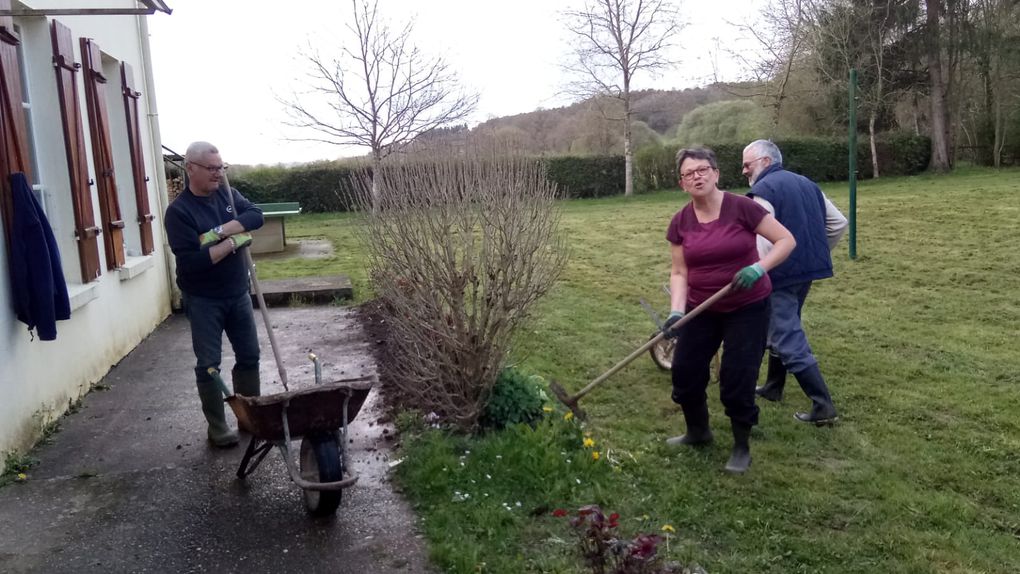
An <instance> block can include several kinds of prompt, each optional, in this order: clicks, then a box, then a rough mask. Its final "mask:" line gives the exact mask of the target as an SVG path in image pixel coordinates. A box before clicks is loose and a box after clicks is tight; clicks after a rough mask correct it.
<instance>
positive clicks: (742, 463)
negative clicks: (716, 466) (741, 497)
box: [726, 419, 751, 474]
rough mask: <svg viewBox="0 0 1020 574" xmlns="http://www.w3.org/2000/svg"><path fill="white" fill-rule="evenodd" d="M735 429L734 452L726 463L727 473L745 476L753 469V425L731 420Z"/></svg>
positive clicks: (731, 424)
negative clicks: (751, 441)
mask: <svg viewBox="0 0 1020 574" xmlns="http://www.w3.org/2000/svg"><path fill="white" fill-rule="evenodd" d="M730 426H731V427H732V428H733V451H732V452H731V453H730V460H729V461H727V462H726V472H732V473H734V474H743V473H745V472H747V469H749V468H751V445H750V440H751V425H747V424H743V423H738V422H736V421H734V420H732V419H731V420H730Z"/></svg>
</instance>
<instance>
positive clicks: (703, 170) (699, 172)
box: [680, 165, 713, 181]
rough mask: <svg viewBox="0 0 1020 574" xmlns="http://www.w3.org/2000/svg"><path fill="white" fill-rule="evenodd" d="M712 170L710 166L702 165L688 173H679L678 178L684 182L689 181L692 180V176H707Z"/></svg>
mask: <svg viewBox="0 0 1020 574" xmlns="http://www.w3.org/2000/svg"><path fill="white" fill-rule="evenodd" d="M712 169H713V168H712V166H710V165H703V166H701V167H699V168H695V169H692V170H690V171H688V172H684V173H681V174H680V177H681V178H683V179H684V180H686V181H691V180H692V179H694V176H698V177H705V176H706V175H708V172H710V171H712Z"/></svg>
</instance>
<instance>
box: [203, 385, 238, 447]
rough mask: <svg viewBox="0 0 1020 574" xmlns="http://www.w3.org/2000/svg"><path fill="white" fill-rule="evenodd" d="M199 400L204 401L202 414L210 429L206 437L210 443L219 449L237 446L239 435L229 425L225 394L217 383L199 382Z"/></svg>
mask: <svg viewBox="0 0 1020 574" xmlns="http://www.w3.org/2000/svg"><path fill="white" fill-rule="evenodd" d="M197 385H198V398H199V399H200V400H201V401H202V414H204V415H205V420H206V422H208V423H209V429H208V431H207V433H206V435H207V436H208V438H209V442H210V443H212V445H213V446H215V447H217V448H229V447H232V446H235V445H236V444H237V440H238V439H237V433H236V432H234V431H233V429H231V428H230V427H229V426H228V425H227V419H226V415H225V414H224V411H223V393H222V392H221V391H220V388H219V385H217V384H216V381H214V380H212V379H209V380H206V381H198V382H197Z"/></svg>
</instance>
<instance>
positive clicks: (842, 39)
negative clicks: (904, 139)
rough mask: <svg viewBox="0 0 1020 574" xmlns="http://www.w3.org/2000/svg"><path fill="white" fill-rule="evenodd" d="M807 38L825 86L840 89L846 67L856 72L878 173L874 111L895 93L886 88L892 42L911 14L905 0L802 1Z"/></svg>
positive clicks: (845, 79) (873, 165)
mask: <svg viewBox="0 0 1020 574" xmlns="http://www.w3.org/2000/svg"><path fill="white" fill-rule="evenodd" d="M805 6H806V9H807V14H808V16H809V18H808V21H809V25H808V26H807V30H808V39H809V40H808V43H809V45H810V47H811V53H812V54H814V56H815V59H816V62H815V66H816V69H817V71H818V73H819V75H821V77H822V78H824V79H825V80H826V83H827V84H828V85H829V87H830V89H834V90H838V91H839V92H840V93H845V92H846V89H847V84H848V77H849V73H850V70H851V69H856V70H858V71H859V73H860V75H859V80H860V89H859V91H858V98H859V102H860V107H861V111H862V112H863V114H865V115H866V116H867V118H868V141H869V144H870V147H871V168H872V177H875V178H877V177H879V175H880V173H881V172H880V166H879V163H878V150H877V135H878V134H877V132H876V125H877V122H878V118H879V114H880V113H882V111H883V110H884V109H886V108H887V107H889V106H891V105H892V103H893V102H894V101H896V100H897V99H898V97H899V95H900V91H899V90H897V89H894V88H892V87H891V86H892V85H893V82H892V79H893V78H892V74H893V65H892V64H891V63H890V59H891V55H890V53H891V52H892V50H893V48H894V44H895V43H896V42H898V41H900V40H901V39H902V38H903V36H904V35H905V33H906V30H907V29H908V27H909V26H910V25H911V24H912V23H913V21H914V18H915V15H914V14H913V13H912V12H911V10H910V2H909V1H908V0H874V1H870V2H854V1H852V0H805Z"/></svg>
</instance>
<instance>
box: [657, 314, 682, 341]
mask: <svg viewBox="0 0 1020 574" xmlns="http://www.w3.org/2000/svg"><path fill="white" fill-rule="evenodd" d="M683 318H684V312H683V311H673V312H671V313H670V314H669V317H666V322H665V323H663V324H662V334H663V335H665V336H666V338H667V339H672V338H673V337H676V336H677V335H678V334H680V332H679V331H675V330H673V325H675V324H676V323H677V321H679V320H680V319H683Z"/></svg>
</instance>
